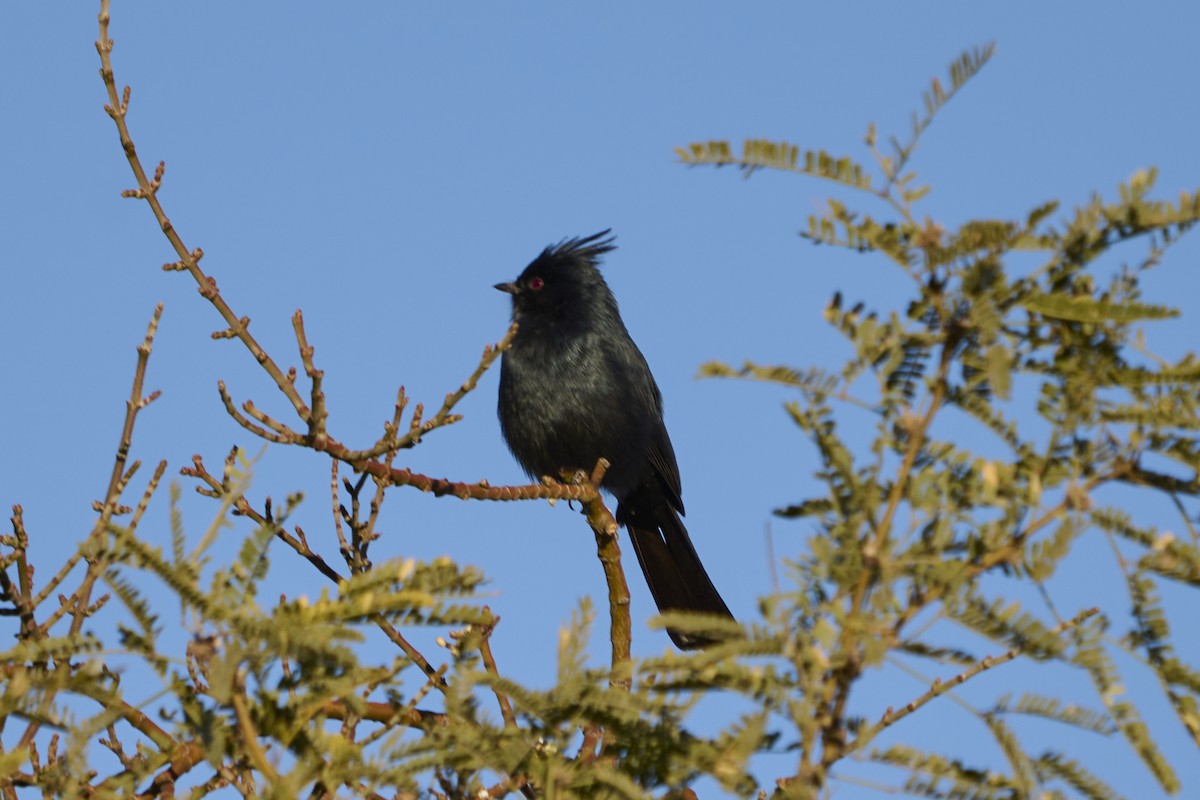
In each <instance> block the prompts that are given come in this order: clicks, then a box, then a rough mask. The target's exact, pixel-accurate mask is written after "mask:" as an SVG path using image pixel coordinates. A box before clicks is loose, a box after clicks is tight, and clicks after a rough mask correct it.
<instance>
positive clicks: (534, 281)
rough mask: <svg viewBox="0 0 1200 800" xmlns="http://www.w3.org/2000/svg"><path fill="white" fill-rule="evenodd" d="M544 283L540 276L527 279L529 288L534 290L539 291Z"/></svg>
mask: <svg viewBox="0 0 1200 800" xmlns="http://www.w3.org/2000/svg"><path fill="white" fill-rule="evenodd" d="M545 285H546V282H545V281H544V280H542V279H541V278H530V279H529V288H530V289H532V290H533V291H535V292H537V291H541V288H542V287H543V286H545Z"/></svg>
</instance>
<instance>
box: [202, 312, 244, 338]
mask: <svg viewBox="0 0 1200 800" xmlns="http://www.w3.org/2000/svg"><path fill="white" fill-rule="evenodd" d="M238 325H239V326H240V328H241V330H235V329H234V327H233V326H232V325H230V326H229V327H228V328H226V329H225V330H223V331H213V332H212V334H211V335H212V338H214V339H235V338H237V337H238V336H239V335H240V334H241V333H242V332H243V331H245V330H247V329H248V328H249V327H250V318H249V317H242V318H241V319H239V320H238Z"/></svg>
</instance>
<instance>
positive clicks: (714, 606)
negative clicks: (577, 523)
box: [496, 230, 733, 650]
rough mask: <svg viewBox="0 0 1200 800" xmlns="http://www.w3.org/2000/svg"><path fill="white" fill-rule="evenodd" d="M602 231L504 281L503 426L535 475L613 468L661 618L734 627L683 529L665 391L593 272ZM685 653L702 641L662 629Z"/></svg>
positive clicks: (604, 236) (608, 245) (613, 486)
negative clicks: (719, 620)
mask: <svg viewBox="0 0 1200 800" xmlns="http://www.w3.org/2000/svg"><path fill="white" fill-rule="evenodd" d="M608 234H609V231H607V230H606V231H602V232H600V233H597V234H595V235H593V236H588V237H587V238H580V239H568V240H565V241H563V242H560V243H559V244H557V245H554V246H551V247H547V248H546V249H545V250H543V251H542V253H541V255H539V256H538V257H537V258H535V259H534V260H533V262H532V263H530V264H529V266H528V267H526V268H525V271H524V272H522V273H521V276H520V277H519V278H517V279H516V280H515V281H513V282H512V283H499V284H496V288H497V289H499V290H500V291H502V292H507V293H508V294H510V295H512V309H513V313H512V316H513V320H514V321H515V322H517V323H518V325H519V328H518V330H517V335H516V338H515V339H514V341H513V344H512V348H511V349H510V350H508V351H507V352H506V353H505V354H504V357H503V360H502V361H501V365H500V403H499V413H500V429H501V431H503V433H504V439H505V441H506V442H507V443H508V447H509V449H510V450H512V453H513V455H514V456H515V457H516V459H517V461H518V462H519V463H520V464H521V466H522V467H524V468H525V471H526V472H528V473H529V474H530V475H531V476H532V477H534V478H537V477H541V476H543V475H550V476H552V477H555V478H557V477H559V476H560V475H561V474H562V471H563V470H572V471H574V470H584V471H585V472H588V473H590V472H591V470H592V468H593V467H594V466H595V465H596V462H597V461H598V460H599V459H600V458H601V457H603V458H605V459H607V460H608V461H609V464H610V466H609V468H608V471H607V472H606V473H605V475H604V480H603V483H602V486H603V488H605V489H607V490H608V491H609V492H611V493H612V494H613V496H614V497H616V499H617V514H616V518H617V522H619V523H620V524H622V525H624V526H625V527H626V528H627V529H628V530H629V538H630V540H631V541H632V542H633V549H634V552H636V553H637V558H638V563H639V564H640V565H641V567H642V573H643V574H644V575H645V576H646V583H648V584H649V585H650V593H651V594H652V595H654V602H655V603H657V604H658V608H659V610H660V611H700V612H705V613H708V614H720V615H722V616H725V617H730V618H732V616H733V615H732V614H730V613H729V609H728V608H727V607H726V606H725V601H724V600H722V599H721V595H720V594H718V593H717V590H716V588H715V587H713V584H712V581H711V580H709V577H708V573H707V572H705V571H704V565H703V564H702V563H700V557H699V556H698V555H697V554H696V549H695V547H693V546H692V541H691V539H690V538H689V537H688V532H687V528H685V527H683V521H682V520H681V519H680V515H681V514H683V500H682V499H681V498H680V482H679V466H678V465H677V464H676V463H675V451H674V449H673V448H672V447H671V440H670V438H669V437H668V436H667V429H666V426H665V425H664V424H663V417H662V394H661V393H660V392H659V390H658V384H656V383H655V382H654V376H653V375H651V374H650V367H649V366H648V365H647V364H646V359H645V357H644V356H642V353H641V351H640V350H638V348H637V345H635V344H634V343H633V339H631V338H629V332H628V331H627V330H625V324H624V323H623V322H622V321H621V315H620V312H619V311H618V309H617V301H616V298H614V297H613V294H612V291H611V290H610V289H609V288H608V284H607V283H605V282H604V278H603V277H602V276H601V275H600V270H599V269H597V264H598V262H599V261H600V257H601V256H602V255H604V254H605V253H608V252H610V251H612V250H614V249H615V248H616V246H615V245H614V244H613V238H612V237H609V236H608ZM668 633H669V634H670V636H671V640H672V641H673V642H675V645H676V646H677V647H679V648H681V649H684V650H690V649H694V648H697V647H704V646H705V645H708V644H711V640H710V639H708V638H707V637H703V636H696V635H692V634H686V633H682V632H680V631H676V630H668Z"/></svg>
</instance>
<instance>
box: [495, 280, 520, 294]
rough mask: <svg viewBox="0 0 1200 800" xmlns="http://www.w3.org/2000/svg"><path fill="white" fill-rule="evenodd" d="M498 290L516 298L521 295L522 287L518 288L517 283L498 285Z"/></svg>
mask: <svg viewBox="0 0 1200 800" xmlns="http://www.w3.org/2000/svg"><path fill="white" fill-rule="evenodd" d="M496 288H497V289H499V290H500V291H502V292H506V293H507V294H511V295H513V296H514V297H515V296H516V295H518V294H520V293H521V287H520V286H517V285H516V284H515V283H497V284H496Z"/></svg>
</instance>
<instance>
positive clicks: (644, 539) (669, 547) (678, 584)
mask: <svg viewBox="0 0 1200 800" xmlns="http://www.w3.org/2000/svg"><path fill="white" fill-rule="evenodd" d="M622 510H623V509H618V517H620V516H622V514H621V511H622ZM628 516H629V517H630V518H629V519H627V520H626V527H627V528H628V530H629V539H630V541H632V542H633V551H634V552H635V553H637V559H638V564H640V565H641V567H642V574H643V575H645V576H646V583H647V584H649V586H650V594H652V595H653V596H654V602H655V604H657V605H658V610H659V611H696V612H700V613H704V614H716V615H720V616H723V617H728V618H729V619H733V614H731V613H730V612H729V608H728V607H727V606H726V605H725V601H724V600H722V599H721V595H720V593H718V592H717V589H716V587H715V586H713V583H712V580H711V579H710V578H709V577H708V573H707V572H706V571H705V570H704V564H703V563H701V561H700V556H699V555H697V554H696V548H695V547H693V546H692V540H691V538H690V537H689V536H688V532H687V528H685V527H684V526H683V520H681V519H680V518H679V514H678V513H676V512H675V510H674V509H666V508H664V509H662V510H661V511H660V513H658V514H654V515H653V517H652V518H651V519H638V517H639V516H640V515H638V514H636V513H631V514H629V515H628ZM647 523H650V524H647ZM654 523H657V524H654ZM667 634H668V635H670V637H671V641H672V642H674V643H675V646H676V647H678V648H679V649H680V650H695V649H697V648H701V647H706V646H708V645H710V644H713V643H714V640H713V639H710V638H709V637H707V636H701V635H698V634H694V633H684V632H682V631H677V630H673V629H671V628H668V629H667Z"/></svg>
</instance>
